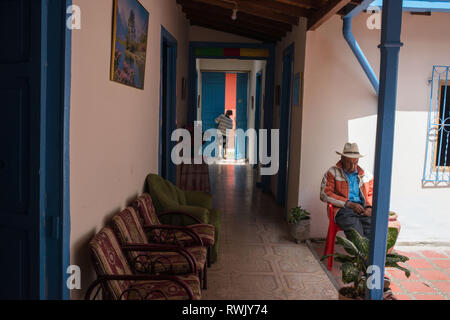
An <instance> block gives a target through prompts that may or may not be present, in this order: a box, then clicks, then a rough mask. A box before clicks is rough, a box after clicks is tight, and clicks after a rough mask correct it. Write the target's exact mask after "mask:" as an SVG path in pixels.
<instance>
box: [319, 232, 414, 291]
mask: <svg viewBox="0 0 450 320" xmlns="http://www.w3.org/2000/svg"><path fill="white" fill-rule="evenodd" d="M397 237H398V229H396V228H389V229H388V239H387V248H386V264H385V267H392V268H396V269H399V270H402V271H403V272H405V275H406V276H407V277H408V278H409V276H410V275H411V273H410V271H409V270H408V269H406V268H404V267H402V266H400V265H399V264H398V263H399V262H406V261H408V260H409V258H408V257H405V256H402V255H399V254H397V253H387V252H388V251H389V250H390V249H391V248H392V247H393V246H394V244H395V242H396V241H397ZM336 243H337V244H338V245H341V246H342V247H343V248H344V250H345V252H346V253H347V254H342V253H337V252H335V253H334V254H331V255H327V256H324V257H322V260H324V259H327V258H328V257H330V256H334V258H335V259H336V261H338V262H340V263H342V265H341V271H342V282H343V283H344V284H350V285H349V286H344V287H342V288H341V289H340V290H339V299H340V300H364V297H365V292H366V288H367V264H368V258H369V239H367V238H365V237H363V236H361V235H360V234H359V233H358V232H357V231H356V230H355V229H353V228H352V229H350V231H349V239H346V238H343V237H339V236H338V237H336Z"/></svg>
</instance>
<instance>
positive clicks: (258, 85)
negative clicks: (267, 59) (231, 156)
mask: <svg viewBox="0 0 450 320" xmlns="http://www.w3.org/2000/svg"><path fill="white" fill-rule="evenodd" d="M261 94H262V71H260V72H258V73H257V74H256V90H255V96H256V97H255V125H254V128H255V130H256V132H259V129H260V126H261V98H262V97H261ZM256 159H258V161H259V143H257V144H256ZM258 161H257V162H258ZM256 166H257V164H255V167H256Z"/></svg>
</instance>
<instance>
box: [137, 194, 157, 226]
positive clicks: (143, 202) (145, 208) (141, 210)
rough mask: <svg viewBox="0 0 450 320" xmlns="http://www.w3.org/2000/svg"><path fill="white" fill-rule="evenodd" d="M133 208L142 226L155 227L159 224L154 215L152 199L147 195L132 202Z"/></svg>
mask: <svg viewBox="0 0 450 320" xmlns="http://www.w3.org/2000/svg"><path fill="white" fill-rule="evenodd" d="M133 208H135V209H136V211H137V212H138V214H139V216H140V219H141V222H142V224H143V225H149V226H157V225H160V224H161V222H160V221H159V219H158V215H157V214H156V211H155V206H154V205H153V202H152V198H151V197H150V195H149V194H148V193H144V194H142V195H140V196H139V197H138V198H137V199H136V200H135V201H134V202H133Z"/></svg>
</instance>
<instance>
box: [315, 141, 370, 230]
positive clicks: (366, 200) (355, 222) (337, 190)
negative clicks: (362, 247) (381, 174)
mask: <svg viewBox="0 0 450 320" xmlns="http://www.w3.org/2000/svg"><path fill="white" fill-rule="evenodd" d="M336 153H337V154H339V155H341V161H339V162H338V163H337V164H336V165H335V166H333V167H331V168H330V169H329V170H328V171H327V172H326V173H325V175H324V177H323V179H322V185H321V190H320V199H321V200H322V201H323V202H328V203H331V204H332V205H333V206H334V215H335V221H336V223H337V225H338V226H339V227H341V228H342V230H344V233H345V235H346V236H347V238H348V234H347V232H348V230H349V229H350V228H354V229H356V230H357V231H358V232H359V234H361V235H362V236H365V237H366V238H369V237H370V221H371V216H372V195H373V177H372V176H371V175H370V174H369V173H368V172H365V171H364V170H363V169H361V167H359V166H358V160H359V158H361V157H363V155H361V154H360V153H359V149H358V145H357V144H356V143H346V144H345V146H344V151H343V152H342V153H340V152H336ZM336 212H337V214H336Z"/></svg>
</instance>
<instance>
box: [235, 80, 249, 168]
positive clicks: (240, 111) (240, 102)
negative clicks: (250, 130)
mask: <svg viewBox="0 0 450 320" xmlns="http://www.w3.org/2000/svg"><path fill="white" fill-rule="evenodd" d="M247 98H248V73H238V74H237V84H236V130H237V129H242V130H244V131H246V130H247ZM238 140H239V139H236V143H235V148H236V149H235V150H236V152H235V158H236V160H240V159H245V157H246V154H247V152H246V150H247V145H248V143H247V142H248V141H247V139H245V140H246V141H244V143H242V142H239V141H238Z"/></svg>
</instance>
